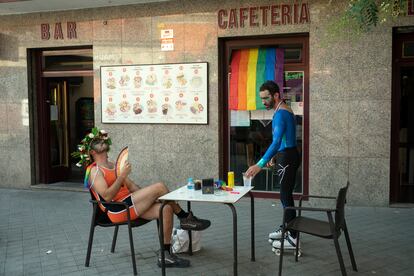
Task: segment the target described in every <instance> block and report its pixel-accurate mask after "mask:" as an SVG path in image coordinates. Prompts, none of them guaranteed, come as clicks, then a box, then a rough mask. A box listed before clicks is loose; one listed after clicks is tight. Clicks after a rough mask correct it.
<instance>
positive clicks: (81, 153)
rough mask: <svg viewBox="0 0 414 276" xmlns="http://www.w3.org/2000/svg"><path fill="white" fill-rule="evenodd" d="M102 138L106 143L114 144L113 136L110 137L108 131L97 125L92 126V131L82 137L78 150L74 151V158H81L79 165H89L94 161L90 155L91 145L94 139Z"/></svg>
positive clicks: (77, 164)
mask: <svg viewBox="0 0 414 276" xmlns="http://www.w3.org/2000/svg"><path fill="white" fill-rule="evenodd" d="M96 140H102V141H103V142H104V143H105V144H107V145H108V151H109V146H110V145H112V141H111V138H109V135H108V133H107V132H106V131H105V130H103V129H101V130H99V129H98V128H97V127H94V128H92V130H91V132H90V133H89V134H87V135H86V136H85V138H83V139H82V141H81V143H80V144H79V145H78V150H77V151H75V152H73V153H72V156H73V157H74V158H80V160H79V162H78V163H76V166H78V167H82V166H84V167H87V166H88V165H89V164H91V163H92V158H91V156H90V150H91V145H92V142H93V141H96Z"/></svg>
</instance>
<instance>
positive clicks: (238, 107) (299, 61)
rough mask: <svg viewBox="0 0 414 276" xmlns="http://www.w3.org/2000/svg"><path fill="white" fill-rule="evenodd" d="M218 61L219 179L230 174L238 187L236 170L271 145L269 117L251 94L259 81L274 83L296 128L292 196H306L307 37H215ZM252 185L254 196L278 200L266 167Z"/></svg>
mask: <svg viewBox="0 0 414 276" xmlns="http://www.w3.org/2000/svg"><path fill="white" fill-rule="evenodd" d="M219 63H220V67H219V68H220V74H219V76H220V80H219V81H220V83H219V87H220V95H222V96H221V98H220V106H221V110H222V112H221V117H220V125H221V131H220V137H221V148H220V177H222V178H223V179H226V178H227V177H226V175H227V172H228V171H234V174H235V183H236V185H237V184H239V185H240V184H241V183H243V180H242V172H244V171H245V170H246V169H247V168H248V167H249V166H250V165H252V164H254V163H256V162H257V161H258V160H259V159H260V157H261V156H262V155H263V154H264V152H265V151H266V149H267V148H268V147H269V145H270V144H271V142H272V124H271V119H272V116H273V113H272V111H270V112H269V111H266V110H265V108H264V106H261V105H260V104H261V101H259V100H257V97H256V94H257V91H258V89H259V87H260V85H261V84H262V83H263V82H264V81H266V80H274V81H275V82H276V83H277V84H278V86H279V87H281V89H282V94H283V98H284V100H285V102H286V104H288V105H289V106H290V107H291V108H292V110H294V113H295V119H296V124H297V127H296V135H297V137H296V141H297V147H298V151H299V152H300V153H301V157H302V158H301V161H302V162H301V166H300V167H299V169H298V172H297V176H296V185H295V190H294V197H295V198H296V197H298V196H299V195H301V194H307V193H308V189H309V188H308V155H309V150H308V149H309V144H308V133H309V116H308V114H309V100H308V99H309V93H308V91H309V35H308V34H295V35H277V36H273V35H272V36H258V37H236V38H221V39H220V40H219ZM251 64H253V66H251ZM251 76H254V77H253V78H252V77H251ZM246 83H247V84H246ZM249 83H251V84H250V85H249ZM244 84H246V85H244ZM236 87H237V89H236ZM247 87H249V88H247ZM235 90H237V92H235ZM252 185H253V186H255V188H254V191H253V193H254V194H255V196H258V197H264V198H278V197H279V192H280V186H279V185H278V182H277V176H276V172H275V171H274V170H272V169H271V168H265V169H263V170H262V171H261V172H260V173H259V174H258V175H257V176H255V178H254V179H253V183H252Z"/></svg>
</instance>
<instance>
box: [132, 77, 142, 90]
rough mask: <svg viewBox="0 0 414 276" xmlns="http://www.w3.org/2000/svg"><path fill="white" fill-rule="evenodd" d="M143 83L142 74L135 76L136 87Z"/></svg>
mask: <svg viewBox="0 0 414 276" xmlns="http://www.w3.org/2000/svg"><path fill="white" fill-rule="evenodd" d="M141 85H142V77H141V76H138V75H137V76H135V77H134V87H135V88H141Z"/></svg>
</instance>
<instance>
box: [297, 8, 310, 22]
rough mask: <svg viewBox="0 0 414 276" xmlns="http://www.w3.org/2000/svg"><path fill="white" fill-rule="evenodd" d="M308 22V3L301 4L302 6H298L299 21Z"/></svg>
mask: <svg viewBox="0 0 414 276" xmlns="http://www.w3.org/2000/svg"><path fill="white" fill-rule="evenodd" d="M308 22H309V8H308V4H306V3H305V4H302V7H301V8H300V19H299V23H301V24H302V23H308Z"/></svg>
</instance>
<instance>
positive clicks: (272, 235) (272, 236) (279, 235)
mask: <svg viewBox="0 0 414 276" xmlns="http://www.w3.org/2000/svg"><path fill="white" fill-rule="evenodd" d="M285 235H286V233H285ZM281 238H282V228H279V229H277V230H276V231H274V232H272V233H269V240H268V241H269V243H270V244H272V243H273V242H274V241H275V240H280V239H281Z"/></svg>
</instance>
